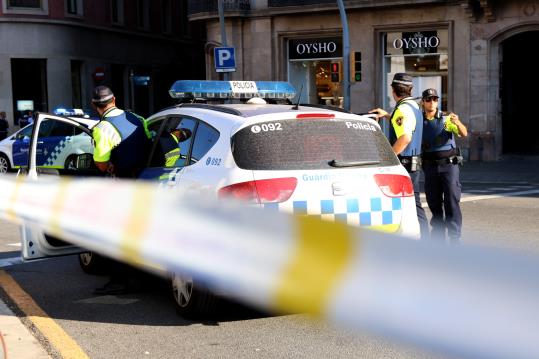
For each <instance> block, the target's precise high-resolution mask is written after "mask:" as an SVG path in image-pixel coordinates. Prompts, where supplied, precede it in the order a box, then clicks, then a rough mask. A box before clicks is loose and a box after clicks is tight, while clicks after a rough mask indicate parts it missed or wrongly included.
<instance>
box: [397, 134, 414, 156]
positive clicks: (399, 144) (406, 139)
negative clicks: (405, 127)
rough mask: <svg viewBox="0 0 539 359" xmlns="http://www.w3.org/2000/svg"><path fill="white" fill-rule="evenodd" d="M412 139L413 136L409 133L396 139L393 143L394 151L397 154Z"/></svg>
mask: <svg viewBox="0 0 539 359" xmlns="http://www.w3.org/2000/svg"><path fill="white" fill-rule="evenodd" d="M411 141H412V136H410V135H409V134H403V135H402V136H401V137H399V138H398V139H397V141H395V143H394V144H393V152H395V154H396V155H398V154H399V153H401V152H402V151H404V149H405V148H406V146H408V144H409V143H410V142H411Z"/></svg>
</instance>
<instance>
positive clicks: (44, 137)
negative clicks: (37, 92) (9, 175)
mask: <svg viewBox="0 0 539 359" xmlns="http://www.w3.org/2000/svg"><path fill="white" fill-rule="evenodd" d="M54 115H59V116H66V117H69V116H70V117H71V120H73V118H75V117H76V119H74V120H73V121H75V122H77V123H80V124H82V125H83V126H84V127H86V128H89V129H91V128H92V127H93V126H94V125H95V124H96V123H97V121H95V120H92V119H90V117H89V116H88V115H87V114H85V113H84V111H83V110H81V109H64V108H60V109H56V110H55V111H54ZM33 129H34V124H30V125H27V126H25V127H24V128H22V129H20V130H19V131H17V132H15V133H14V134H12V135H11V136H8V137H7V138H5V139H4V140H2V141H0V173H6V172H9V171H11V170H12V169H18V168H20V167H21V166H23V167H25V166H27V165H28V149H29V146H30V137H31V136H32V131H33ZM92 152H93V145H92V139H91V137H89V136H88V135H87V133H85V132H84V131H82V130H78V129H77V128H75V127H73V126H71V125H69V121H68V122H67V123H65V122H57V121H47V122H44V123H43V125H42V126H41V127H40V129H39V141H38V143H37V153H36V154H37V156H36V161H37V162H36V164H37V166H39V167H41V168H55V169H59V170H61V169H64V168H65V169H68V170H69V169H70V168H71V169H73V168H74V165H75V160H76V158H77V156H78V155H80V154H82V153H92Z"/></svg>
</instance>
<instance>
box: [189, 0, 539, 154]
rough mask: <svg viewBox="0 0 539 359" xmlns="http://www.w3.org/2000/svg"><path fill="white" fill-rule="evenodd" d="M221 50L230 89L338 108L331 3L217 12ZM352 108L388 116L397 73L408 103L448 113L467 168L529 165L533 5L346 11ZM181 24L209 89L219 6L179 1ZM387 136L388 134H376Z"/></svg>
mask: <svg viewBox="0 0 539 359" xmlns="http://www.w3.org/2000/svg"><path fill="white" fill-rule="evenodd" d="M224 3H225V15H226V17H225V19H226V20H225V23H226V29H227V30H226V31H227V43H228V45H229V46H234V47H235V51H236V66H237V69H236V71H235V72H233V73H232V74H231V75H230V76H231V79H236V80H286V81H290V82H292V83H293V84H294V85H295V87H296V88H297V89H299V88H301V87H303V91H302V98H301V102H309V103H321V104H332V105H337V106H342V102H343V99H342V97H343V93H344V91H343V88H342V87H343V85H344V84H343V82H342V78H343V76H344V73H343V56H344V54H345V51H344V48H343V43H342V37H343V33H342V22H341V19H340V16H339V11H338V6H337V1H335V0H296V1H287V0H251V1H249V0H237V1H230V0H229V1H225V2H224ZM344 5H345V8H346V15H347V19H348V24H349V32H350V51H349V56H350V63H351V71H350V72H351V73H350V74H348V75H347V76H350V93H351V97H350V104H351V110H352V111H353V112H356V113H362V112H366V111H368V110H369V109H371V108H374V107H383V108H386V109H391V108H392V106H393V105H394V103H393V100H392V98H391V92H390V87H389V83H390V82H391V79H392V76H393V74H394V73H396V72H407V73H410V74H412V75H413V76H414V77H415V78H414V84H415V86H414V95H415V96H419V95H420V93H421V91H422V90H424V89H425V88H428V87H434V88H436V89H438V92H439V93H440V94H441V102H440V105H441V107H442V109H443V110H445V111H454V112H456V113H458V114H459V115H460V117H461V119H462V120H463V122H464V123H465V124H466V125H467V126H468V130H469V132H470V135H469V136H468V138H466V139H461V140H459V146H460V147H461V149H462V150H463V154H464V155H465V157H466V158H468V159H470V160H485V161H488V160H495V159H499V158H500V157H502V156H505V155H514V154H518V155H539V140H538V138H537V136H536V133H539V121H535V120H534V118H533V117H534V116H533V115H532V114H530V111H533V110H532V109H531V108H530V107H529V106H527V105H528V103H527V101H526V100H525V95H524V94H526V95H528V96H530V95H531V94H533V92H532V87H533V86H534V85H535V82H536V81H538V80H539V71H538V70H537V69H536V66H535V65H534V64H535V61H534V59H533V57H532V56H531V55H530V53H531V51H532V49H533V46H534V44H537V43H538V42H539V1H537V0H514V1H493V0H480V1H479V0H460V1H423V0H407V1H405V0H402V1H397V0H384V1H381V0H380V1H374V0H372V1H370V0H362V1H359V0H356V1H354V0H348V1H344ZM188 12H189V20H190V21H191V22H194V23H204V24H205V26H206V30H207V39H208V41H207V43H206V48H205V52H206V73H207V77H208V78H218V77H219V76H221V75H219V74H217V73H216V72H215V68H214V64H213V61H214V59H213V48H214V47H216V46H221V32H220V24H219V18H218V14H217V0H213V1H211V0H209V1H189V9H188ZM385 126H386V127H387V124H386V125H385Z"/></svg>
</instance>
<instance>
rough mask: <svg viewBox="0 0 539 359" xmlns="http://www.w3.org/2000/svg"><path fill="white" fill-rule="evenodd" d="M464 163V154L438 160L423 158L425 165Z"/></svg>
mask: <svg viewBox="0 0 539 359" xmlns="http://www.w3.org/2000/svg"><path fill="white" fill-rule="evenodd" d="M461 163H462V156H451V157H445V158H440V159H437V160H425V159H423V164H424V165H460V164H461Z"/></svg>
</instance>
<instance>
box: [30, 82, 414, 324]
mask: <svg viewBox="0 0 539 359" xmlns="http://www.w3.org/2000/svg"><path fill="white" fill-rule="evenodd" d="M170 95H171V96H172V97H173V98H175V99H178V100H179V101H180V102H181V103H179V104H178V105H176V106H173V107H170V108H167V109H164V110H162V111H160V112H158V113H156V114H154V115H152V116H150V117H149V118H148V119H147V125H148V129H149V131H150V133H151V134H152V142H153V146H152V149H151V152H150V153H148V159H147V166H146V167H145V168H144V169H143V170H142V171H141V173H140V176H139V178H140V179H142V180H150V181H155V182H157V183H160V184H161V185H163V186H169V187H172V188H182V189H185V190H187V191H189V192H190V193H194V194H200V195H204V196H208V195H211V196H214V197H216V198H234V199H239V200H242V201H245V202H247V203H248V204H249V205H252V206H257V207H261V208H264V209H266V210H270V211H284V212H290V213H294V214H297V215H308V216H316V217H319V218H321V219H323V220H330V221H342V222H345V223H348V224H350V225H355V226H364V227H368V228H372V229H375V230H381V231H386V232H391V233H397V234H401V235H406V236H410V237H415V238H418V236H419V224H418V221H417V215H416V209H415V199H414V193H413V187H412V183H411V181H410V178H409V175H408V173H407V172H406V170H405V169H404V168H403V167H402V166H401V164H400V162H399V161H398V159H397V157H396V156H395V154H394V153H393V151H392V149H391V146H390V145H389V143H388V141H387V139H386V137H385V136H384V134H383V132H382V131H381V129H380V127H379V125H378V123H377V122H376V121H375V120H373V119H372V118H370V117H366V116H360V115H356V114H352V113H349V112H346V111H342V110H340V109H336V108H327V107H322V106H314V105H299V104H291V103H290V100H291V99H292V98H293V97H294V96H295V90H294V88H293V87H292V86H291V85H290V84H289V83H286V82H264V81H258V82H236V81H232V82H222V81H177V82H176V83H175V84H174V85H173V86H172V88H171V89H170ZM253 98H255V99H257V100H249V101H246V100H247V99H253ZM198 99H205V102H206V103H196V102H195V101H197V100H198ZM223 99H227V100H229V99H235V100H239V101H238V103H229V104H220V103H219V102H221V101H222V100H223ZM261 99H265V100H264V101H262V100H261ZM185 100H189V102H188V103H186V102H185ZM252 102H254V103H252ZM266 102H280V104H268V103H266ZM42 116H45V115H41V114H40V115H39V116H38V118H37V120H36V125H37V126H38V127H41V126H42V124H44V122H43V123H42V122H41V120H42ZM45 118H47V119H48V120H51V118H50V117H46V116H45V117H44V119H45ZM56 120H57V121H63V122H66V120H65V119H63V118H57V119H56ZM74 126H75V125H74ZM76 126H77V127H78V129H79V130H82V131H84V132H87V133H88V134H89V130H88V129H84V128H83V127H84V126H79V125H76ZM175 131H182V132H184V133H189V134H190V135H189V136H187V138H186V139H185V140H184V141H180V142H178V141H175V142H174V141H172V142H171V136H172V135H173V134H174V132H175ZM171 143H172V144H173V147H172V148H171V146H170V144H171ZM171 155H172V156H171ZM171 158H172V159H173V161H171V160H170V159H171ZM30 170H32V168H30ZM34 170H36V171H37V172H38V173H39V172H40V169H39V168H35V169H34ZM23 238H24V239H25V241H30V240H31V241H33V242H34V246H33V247H32V248H30V247H28V246H27V244H26V243H25V244H24V245H23V255H24V258H25V259H32V258H39V257H43V256H47V255H58V254H67V253H73V252H75V251H76V250H77V249H76V248H73V247H69V246H58V243H55V245H52V244H50V243H47V241H46V238H45V237H44V236H43V235H37V234H36V233H32V232H27V233H26V234H25V235H23ZM90 259H92V258H86V261H87V263H86V264H84V263H82V262H81V264H82V265H83V268H84V266H85V265H87V266H90V265H91V264H92V263H91V260H90ZM172 283H173V293H174V297H175V299H176V302H177V304H178V308H179V311H180V313H182V314H184V315H193V314H196V312H199V311H207V310H209V309H210V308H209V306H210V304H211V303H213V301H212V300H211V298H213V296H212V295H211V294H210V293H209V292H207V291H205V290H204V289H203V288H200V287H199V286H198V285H197V284H196V283H194V281H193V278H190V277H184V276H179V275H173V278H172Z"/></svg>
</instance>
